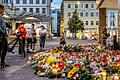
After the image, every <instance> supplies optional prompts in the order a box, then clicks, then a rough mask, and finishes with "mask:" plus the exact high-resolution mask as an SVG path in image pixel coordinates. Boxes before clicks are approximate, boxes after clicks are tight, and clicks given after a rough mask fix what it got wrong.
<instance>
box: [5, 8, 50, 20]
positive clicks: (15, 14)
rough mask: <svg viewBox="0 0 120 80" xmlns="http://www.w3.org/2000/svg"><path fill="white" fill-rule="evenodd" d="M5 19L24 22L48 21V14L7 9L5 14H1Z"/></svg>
mask: <svg viewBox="0 0 120 80" xmlns="http://www.w3.org/2000/svg"><path fill="white" fill-rule="evenodd" d="M3 17H4V18H5V20H9V21H12V20H16V21H25V22H48V21H50V15H44V14H40V13H33V12H25V11H23V12H22V11H21V12H20V11H15V10H10V9H7V10H6V11H5V15H4V16H3Z"/></svg>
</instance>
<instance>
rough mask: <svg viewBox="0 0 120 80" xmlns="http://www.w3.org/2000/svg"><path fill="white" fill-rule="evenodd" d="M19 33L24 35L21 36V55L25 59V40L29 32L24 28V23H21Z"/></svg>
mask: <svg viewBox="0 0 120 80" xmlns="http://www.w3.org/2000/svg"><path fill="white" fill-rule="evenodd" d="M18 32H20V33H22V35H21V36H19V54H20V55H23V56H24V57H26V55H25V39H26V38H27V37H26V34H27V31H26V28H25V27H24V23H21V24H20V26H19V27H18Z"/></svg>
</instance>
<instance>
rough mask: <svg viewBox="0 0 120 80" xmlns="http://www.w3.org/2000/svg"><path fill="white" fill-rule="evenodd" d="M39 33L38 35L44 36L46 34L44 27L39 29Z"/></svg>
mask: <svg viewBox="0 0 120 80" xmlns="http://www.w3.org/2000/svg"><path fill="white" fill-rule="evenodd" d="M39 35H40V36H46V35H47V30H46V29H44V30H40V31H39Z"/></svg>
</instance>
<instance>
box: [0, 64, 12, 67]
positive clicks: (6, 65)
mask: <svg viewBox="0 0 120 80" xmlns="http://www.w3.org/2000/svg"><path fill="white" fill-rule="evenodd" d="M0 66H1V68H5V67H9V66H10V65H9V64H1V65H0Z"/></svg>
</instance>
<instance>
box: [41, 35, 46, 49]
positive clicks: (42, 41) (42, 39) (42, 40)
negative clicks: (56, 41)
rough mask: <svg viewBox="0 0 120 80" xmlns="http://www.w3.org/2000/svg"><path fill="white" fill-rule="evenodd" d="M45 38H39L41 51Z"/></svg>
mask: <svg viewBox="0 0 120 80" xmlns="http://www.w3.org/2000/svg"><path fill="white" fill-rule="evenodd" d="M45 40H46V36H40V48H41V49H43V48H44V47H45Z"/></svg>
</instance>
